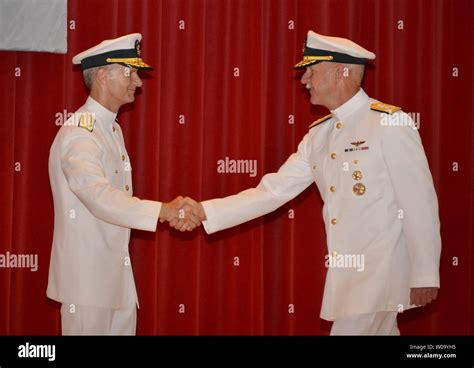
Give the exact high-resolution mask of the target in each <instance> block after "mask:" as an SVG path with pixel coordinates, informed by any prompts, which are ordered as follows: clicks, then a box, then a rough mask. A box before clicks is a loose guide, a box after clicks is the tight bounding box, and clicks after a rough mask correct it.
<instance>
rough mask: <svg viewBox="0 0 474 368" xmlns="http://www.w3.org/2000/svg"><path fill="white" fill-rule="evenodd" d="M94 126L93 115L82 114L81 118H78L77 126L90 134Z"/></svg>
mask: <svg viewBox="0 0 474 368" xmlns="http://www.w3.org/2000/svg"><path fill="white" fill-rule="evenodd" d="M94 124H95V119H94V115H92V114H91V113H90V112H84V113H82V114H81V117H80V118H79V124H78V125H77V126H78V127H81V128H84V129H87V130H88V131H89V132H92V131H93V130H94Z"/></svg>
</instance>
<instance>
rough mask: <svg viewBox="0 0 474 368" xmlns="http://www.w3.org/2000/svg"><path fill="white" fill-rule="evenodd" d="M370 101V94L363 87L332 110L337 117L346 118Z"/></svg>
mask: <svg viewBox="0 0 474 368" xmlns="http://www.w3.org/2000/svg"><path fill="white" fill-rule="evenodd" d="M368 101H369V96H367V94H366V93H365V91H364V90H363V89H362V88H361V89H359V91H358V92H357V93H356V94H355V95H354V96H352V97H351V98H350V99H349V100H347V101H346V102H344V103H343V104H342V105H341V106H339V107H338V108H336V109H334V110H331V112H332V114H333V115H334V116H335V117H336V119H338V120H344V119H345V118H347V117H349V116H350V115H351V114H352V113H353V112H354V111H355V110H357V109H358V108H359V107H361V106H362V105H364V104H366V103H367V102H368Z"/></svg>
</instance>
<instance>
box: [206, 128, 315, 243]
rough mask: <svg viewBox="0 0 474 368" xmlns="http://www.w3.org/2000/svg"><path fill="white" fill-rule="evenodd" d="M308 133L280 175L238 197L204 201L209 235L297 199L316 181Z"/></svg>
mask: <svg viewBox="0 0 474 368" xmlns="http://www.w3.org/2000/svg"><path fill="white" fill-rule="evenodd" d="M308 140H309V134H307V135H306V136H305V138H303V140H302V141H301V143H300V144H299V146H298V150H297V152H295V153H293V154H292V155H291V156H290V157H289V158H288V160H287V161H286V162H285V163H284V164H283V166H281V167H280V169H279V170H278V172H276V173H271V174H267V175H265V176H264V177H263V178H262V180H261V181H260V183H259V184H258V186H257V187H256V188H252V189H247V190H244V191H242V192H240V193H238V194H235V195H232V196H229V197H225V198H218V199H212V200H209V201H204V202H202V205H203V207H204V211H205V212H206V217H207V221H204V222H203V225H204V229H205V230H206V232H207V233H208V234H211V233H214V232H216V231H220V230H223V229H227V228H229V227H232V226H236V225H239V224H241V223H243V222H246V221H249V220H252V219H254V218H257V217H260V216H263V215H265V214H267V213H270V212H272V211H274V210H276V209H277V208H278V207H280V206H282V205H283V204H284V203H286V202H288V201H289V200H291V199H292V198H294V197H296V196H297V195H298V194H300V193H301V192H302V191H303V190H305V189H306V188H307V187H308V186H309V185H310V184H311V182H312V181H313V177H312V172H311V168H310V165H309V163H308V160H307V157H308V156H307V145H308Z"/></svg>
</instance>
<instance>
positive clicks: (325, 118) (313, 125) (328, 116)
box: [308, 114, 332, 129]
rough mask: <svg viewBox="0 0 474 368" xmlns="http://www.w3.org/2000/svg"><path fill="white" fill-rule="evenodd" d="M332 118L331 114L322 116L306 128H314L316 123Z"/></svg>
mask: <svg viewBox="0 0 474 368" xmlns="http://www.w3.org/2000/svg"><path fill="white" fill-rule="evenodd" d="M331 118H332V114H329V115H326V116H325V117H324V118H321V119H318V120H316V121H315V122H314V123H313V124H311V125H310V126H309V127H308V129H311V128H314V127H315V126H316V125H319V124H322V123H324V122H325V121H327V120H329V119H331Z"/></svg>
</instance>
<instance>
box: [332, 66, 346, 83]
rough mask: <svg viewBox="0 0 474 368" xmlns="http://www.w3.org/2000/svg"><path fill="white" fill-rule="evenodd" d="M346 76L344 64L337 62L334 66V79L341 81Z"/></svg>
mask: <svg viewBox="0 0 474 368" xmlns="http://www.w3.org/2000/svg"><path fill="white" fill-rule="evenodd" d="M343 77H344V66H343V65H342V64H336V66H335V67H334V81H335V82H336V83H338V82H340V81H341V80H342V78H343Z"/></svg>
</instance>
